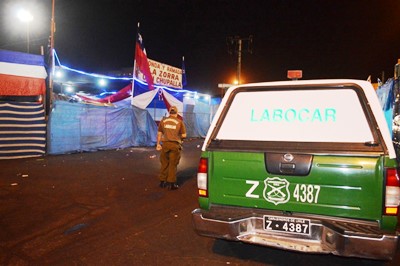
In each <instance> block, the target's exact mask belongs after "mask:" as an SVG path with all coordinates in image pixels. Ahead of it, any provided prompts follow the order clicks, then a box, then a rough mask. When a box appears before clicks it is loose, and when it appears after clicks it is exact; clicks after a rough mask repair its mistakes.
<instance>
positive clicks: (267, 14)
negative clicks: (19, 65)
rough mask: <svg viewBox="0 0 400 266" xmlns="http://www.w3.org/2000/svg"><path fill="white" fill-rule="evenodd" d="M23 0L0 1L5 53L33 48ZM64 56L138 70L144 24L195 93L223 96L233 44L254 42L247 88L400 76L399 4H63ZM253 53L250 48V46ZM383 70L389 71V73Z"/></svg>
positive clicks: (42, 17)
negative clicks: (295, 79) (296, 77)
mask: <svg viewBox="0 0 400 266" xmlns="http://www.w3.org/2000/svg"><path fill="white" fill-rule="evenodd" d="M20 2H23V1H19V0H0V15H1V27H0V49H6V50H15V51H23V52H25V51H26V49H27V48H26V44H27V43H26V30H25V28H24V25H22V24H21V22H19V21H16V19H15V15H14V13H13V12H12V10H13V9H14V6H15V5H17V4H18V3H20ZM25 2H26V3H27V4H25V6H26V7H28V6H33V7H34V8H35V9H36V10H37V11H35V12H36V13H34V17H35V18H34V21H33V22H32V23H31V24H32V25H31V27H30V39H31V41H30V51H31V52H32V53H40V48H39V47H40V46H41V45H43V46H44V47H47V41H48V36H49V34H50V18H51V0H30V1H25ZM55 18H56V35H55V49H56V51H57V53H58V55H59V57H60V59H61V61H62V63H63V64H65V65H67V66H70V67H73V68H77V69H81V70H84V71H88V72H96V73H99V72H104V71H108V70H116V69H120V68H124V67H133V58H134V47H135V39H136V33H137V23H138V22H140V32H141V34H142V37H143V39H144V45H145V47H146V51H147V55H148V57H149V58H151V59H154V60H156V61H159V62H162V63H165V64H169V65H172V66H175V67H181V65H182V56H185V65H186V73H187V79H188V87H187V88H188V89H193V90H197V91H201V92H205V93H213V94H217V93H218V92H219V89H218V88H217V84H218V83H231V82H232V81H233V79H234V77H235V75H236V62H237V55H235V54H234V53H233V54H230V53H228V50H229V49H228V46H227V38H228V37H232V36H239V37H240V38H247V37H249V36H250V35H252V36H253V45H252V47H251V48H252V49H251V51H252V53H250V51H247V49H244V51H243V54H242V79H243V81H244V82H261V81H275V80H287V77H286V75H287V70H290V69H301V70H303V79H315V78H318V79H319V78H355V79H363V80H365V79H367V78H368V76H369V75H371V76H372V81H373V82H376V80H377V78H381V79H382V77H384V79H385V80H386V79H388V78H391V77H393V67H394V65H395V64H396V62H397V59H398V58H400V1H398V0H380V1H378V0H376V1H375V0H371V1H363V0H336V1H333V0H332V1H330V0H320V1H313V0H309V1H307V0H303V1H298V0H297V1H292V0H274V1H272V0H213V1H211V0H210V1H205V0H177V1H173V0H171V1H165V0H164V1H161V0H158V1H156V0H142V1H139V0H56V10H55ZM245 48H246V47H245ZM382 72H384V74H383V73H382Z"/></svg>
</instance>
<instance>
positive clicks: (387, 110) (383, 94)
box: [376, 79, 395, 134]
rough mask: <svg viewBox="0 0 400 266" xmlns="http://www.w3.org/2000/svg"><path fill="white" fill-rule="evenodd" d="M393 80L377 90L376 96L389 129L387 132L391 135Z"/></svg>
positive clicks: (393, 97)
mask: <svg viewBox="0 0 400 266" xmlns="http://www.w3.org/2000/svg"><path fill="white" fill-rule="evenodd" d="M394 93H395V92H394V80H393V79H389V80H387V81H386V83H385V84H384V85H382V86H380V87H379V88H378V90H377V91H376V94H377V95H378V98H379V101H380V103H381V106H382V110H383V112H384V114H385V118H386V122H387V124H388V127H389V131H390V133H391V134H393V132H392V128H393V106H394V101H395V94H394Z"/></svg>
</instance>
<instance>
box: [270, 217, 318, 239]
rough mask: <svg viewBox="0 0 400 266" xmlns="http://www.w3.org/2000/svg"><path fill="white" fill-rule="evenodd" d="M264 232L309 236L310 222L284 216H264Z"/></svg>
mask: <svg viewBox="0 0 400 266" xmlns="http://www.w3.org/2000/svg"><path fill="white" fill-rule="evenodd" d="M264 230H266V231H278V232H285V233H292V234H301V235H309V234H310V220H309V219H301V218H291V217H284V216H271V215H264Z"/></svg>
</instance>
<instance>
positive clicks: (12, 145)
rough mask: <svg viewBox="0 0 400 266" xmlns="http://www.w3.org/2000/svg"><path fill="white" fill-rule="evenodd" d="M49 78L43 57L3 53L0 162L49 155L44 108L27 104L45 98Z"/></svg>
mask: <svg viewBox="0 0 400 266" xmlns="http://www.w3.org/2000/svg"><path fill="white" fill-rule="evenodd" d="M46 77H47V73H46V69H45V67H44V58H43V56H40V55H33V54H27V53H20V52H13V51H6V50H0V99H1V100H0V159H16V158H26V157H35V156H41V155H44V154H45V153H46V120H45V111H44V106H43V104H42V103H39V102H26V101H27V99H30V96H40V95H44V94H45V91H46V81H45V79H46ZM4 99H6V100H4ZM10 99H12V100H10Z"/></svg>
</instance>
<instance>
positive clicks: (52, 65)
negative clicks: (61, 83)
mask: <svg viewBox="0 0 400 266" xmlns="http://www.w3.org/2000/svg"><path fill="white" fill-rule="evenodd" d="M55 2H56V1H55V0H52V4H51V25H50V66H51V68H50V73H49V91H50V92H49V94H50V95H49V96H50V101H49V102H50V105H51V104H52V101H51V98H52V97H53V74H54V33H55V31H56V24H55V18H54V17H55V12H54V9H55V4H56V3H55Z"/></svg>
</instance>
